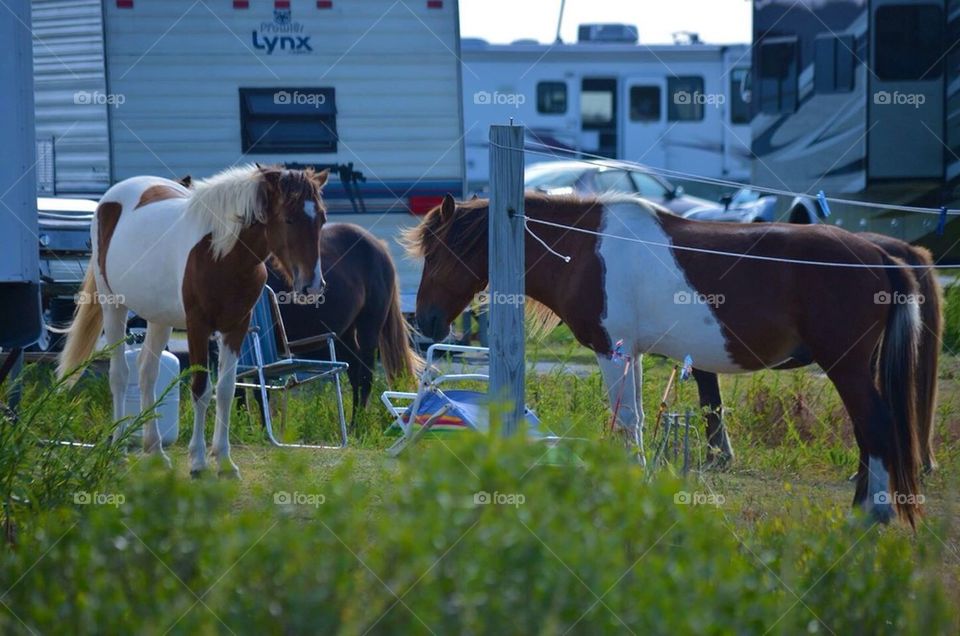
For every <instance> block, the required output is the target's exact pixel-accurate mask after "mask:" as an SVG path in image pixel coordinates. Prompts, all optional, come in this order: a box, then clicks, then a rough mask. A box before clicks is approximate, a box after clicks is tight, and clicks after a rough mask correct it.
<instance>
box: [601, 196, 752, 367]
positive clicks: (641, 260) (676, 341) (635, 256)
mask: <svg viewBox="0 0 960 636" xmlns="http://www.w3.org/2000/svg"><path fill="white" fill-rule="evenodd" d="M601 231H602V232H604V233H608V234H613V235H617V236H626V237H636V238H641V239H644V240H647V241H651V242H654V243H658V244H661V245H664V246H665V245H669V244H671V240H670V237H669V236H668V235H667V234H666V233H665V232H664V231H663V228H662V227H661V226H660V224H659V223H658V222H657V220H656V217H655V216H654V214H653V213H652V212H651V211H650V210H649V208H647V207H646V205H645V204H644V203H643V202H642V201H640V200H629V199H619V200H615V201H608V202H605V203H604V214H603V224H602V227H601ZM597 250H598V252H599V255H600V258H601V259H602V260H603V262H604V271H605V277H606V280H605V286H604V293H605V296H606V315H605V317H604V318H603V320H602V324H603V327H604V329H606V331H607V334H608V335H609V337H610V342H616V341H618V340H621V339H622V340H623V341H624V344H625V345H626V351H627V353H630V354H632V355H634V356H636V355H637V354H638V353H646V352H651V353H659V354H661V355H665V356H669V357H671V358H674V359H675V360H682V359H683V358H684V356H686V355H687V354H689V355H690V356H692V357H693V361H694V365H695V366H696V367H697V368H698V369H703V370H704V371H712V372H714V373H736V372H743V371H744V369H743V368H741V367H740V366H739V365H737V364H735V363H734V361H733V360H732V359H731V357H730V354H729V353H728V352H727V349H726V340H725V338H724V336H723V332H722V331H721V327H720V324H719V322H717V318H716V316H715V314H714V311H713V307H712V305H715V304H717V303H722V302H724V301H725V299H723V298H712V297H710V296H704V295H703V294H701V293H700V292H699V290H697V289H695V288H694V287H693V285H691V284H690V282H689V281H688V280H687V278H686V276H685V274H684V271H683V269H682V268H681V267H680V265H679V264H678V263H677V261H676V259H675V258H674V257H673V254H672V253H671V250H670V249H669V248H668V247H661V246H654V245H647V244H642V243H634V242H630V241H623V240H619V239H613V238H600V239H599V241H598V245H597Z"/></svg>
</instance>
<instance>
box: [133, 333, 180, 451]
mask: <svg viewBox="0 0 960 636" xmlns="http://www.w3.org/2000/svg"><path fill="white" fill-rule="evenodd" d="M172 331H173V329H172V328H171V327H167V326H164V325H158V324H156V323H153V322H150V323H147V336H146V338H144V340H143V347H141V349H140V357H139V359H138V360H137V366H138V370H139V372H140V411H141V412H142V413H147V412H149V411H150V410H152V409H153V407H154V405H155V404H156V402H157V374H158V373H159V371H160V356H161V355H162V354H163V349H164V347H166V346H167V342H168V341H169V340H170V333H171V332H172ZM174 390H175V389H174ZM143 450H144V452H146V453H153V452H159V453H160V456H161V457H163V459H164V461H166V462H167V463H168V464H169V463H170V460H169V458H168V457H167V455H166V453H164V452H163V440H162V439H161V438H160V423H159V418H157V417H156V414H153V416H151V417H150V418H149V419H147V420H146V421H145V423H144V430H143Z"/></svg>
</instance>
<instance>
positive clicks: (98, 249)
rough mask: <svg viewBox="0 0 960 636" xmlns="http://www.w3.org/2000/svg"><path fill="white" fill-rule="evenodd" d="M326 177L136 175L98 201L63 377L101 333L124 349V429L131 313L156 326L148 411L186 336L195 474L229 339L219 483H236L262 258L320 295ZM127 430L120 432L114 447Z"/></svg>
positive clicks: (153, 442)
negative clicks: (173, 337)
mask: <svg viewBox="0 0 960 636" xmlns="http://www.w3.org/2000/svg"><path fill="white" fill-rule="evenodd" d="M326 180H327V173H326V171H324V172H321V173H314V172H313V171H312V170H305V171H301V170H285V169H283V168H279V167H261V166H259V165H254V166H251V165H248V166H239V167H234V168H230V169H227V170H225V171H223V172H221V173H220V174H217V175H215V176H213V177H211V178H210V179H205V180H202V181H197V182H194V183H193V188H194V189H193V190H189V189H187V188H186V187H184V185H183V184H181V183H178V182H176V181H171V180H169V179H163V178H160V177H133V178H130V179H126V180H124V181H121V182H120V183H117V184H116V185H114V186H113V187H112V188H110V189H109V190H107V192H106V193H105V194H104V195H103V197H102V198H101V199H100V205H99V206H98V207H97V212H96V215H95V216H94V220H93V223H92V224H91V228H90V236H91V242H92V246H93V250H92V251H93V255H92V257H91V259H90V264H89V266H88V267H87V273H86V277H85V278H84V281H83V287H82V292H83V293H82V294H81V299H82V301H83V302H81V303H80V304H78V307H77V313H76V316H75V318H74V321H73V324H72V325H71V326H70V329H69V332H68V335H67V342H66V345H65V347H64V350H63V352H62V354H61V356H60V364H59V367H58V373H59V374H60V376H61V377H63V376H65V375H67V374H68V373H70V372H72V371H73V370H74V369H75V368H76V367H77V366H78V365H80V364H81V363H82V362H83V361H84V360H86V359H87V358H89V357H90V355H91V354H92V353H93V350H94V347H95V346H96V342H97V340H98V338H99V337H100V334H101V332H103V333H105V334H106V339H107V342H108V343H120V345H119V346H117V347H116V348H115V349H114V350H113V352H112V354H111V357H110V390H111V392H112V393H113V416H114V419H115V420H116V421H118V422H119V421H121V420H122V419H123V417H124V415H125V413H124V392H125V391H126V386H127V364H126V361H125V358H124V346H123V344H122V343H123V339H124V337H125V335H126V324H127V310H130V311H133V312H134V313H136V314H137V315H138V316H140V317H141V318H143V319H144V320H146V321H147V335H146V339H145V340H144V343H143V348H142V349H141V350H140V355H139V358H138V368H139V374H140V377H139V380H140V406H141V410H142V411H143V412H147V411H149V410H150V409H152V408H153V406H154V404H155V402H156V398H157V393H156V383H157V373H158V370H159V365H160V354H161V353H162V351H163V349H164V347H166V345H167V342H168V340H169V339H170V334H171V331H172V330H173V329H174V328H178V329H186V330H187V342H188V347H189V351H190V364H191V366H198V367H200V370H198V371H196V372H195V373H194V375H193V381H192V387H191V388H192V393H193V407H194V427H193V437H192V438H191V440H190V472H191V474H192V475H194V476H196V475H198V474H200V473H201V472H202V471H203V470H204V469H205V468H206V440H205V438H204V423H205V420H206V411H207V406H208V404H209V401H210V394H211V387H210V385H209V382H208V378H207V375H208V373H207V362H208V360H207V358H208V349H207V344H208V341H209V339H210V336H211V335H212V334H214V333H218V334H219V337H220V361H219V374H218V376H217V377H218V380H217V394H216V397H217V407H216V410H217V417H216V427H215V429H214V434H213V447H212V449H211V454H212V455H213V456H215V457H216V458H217V460H218V462H219V469H220V473H221V474H226V475H227V476H239V474H240V473H239V470H238V469H237V467H236V465H235V464H234V463H233V460H232V459H231V458H230V440H229V430H230V404H231V401H232V399H233V393H234V387H235V384H236V370H237V359H238V357H239V354H240V346H241V343H242V342H243V339H244V337H245V336H246V335H247V329H248V327H249V325H250V316H251V312H252V310H253V307H254V305H255V304H256V302H257V300H258V299H259V297H260V294H261V292H262V291H263V286H264V284H265V282H266V280H267V268H266V265H265V263H264V262H265V261H266V260H267V258H269V257H270V256H271V255H272V257H273V259H274V263H275V264H276V267H277V268H278V269H279V270H280V271H281V272H282V273H283V274H284V276H287V277H288V278H290V279H291V281H292V283H293V285H294V288H295V289H297V290H301V291H305V292H307V293H322V290H323V286H324V281H323V273H322V271H321V267H320V252H319V247H318V246H319V240H320V230H321V228H322V227H323V224H324V223H325V222H326V209H325V208H324V206H323V201H322V198H321V194H320V190H321V188H322V187H323V185H324V184H325V183H326ZM121 433H122V425H121V426H120V427H118V428H117V430H116V432H115V433H114V439H116V438H117V437H118V436H119V435H120V434H121ZM143 447H144V450H145V451H146V452H149V453H153V452H155V453H159V454H160V456H161V457H163V458H164V460H165V461H166V462H167V463H169V459H168V458H167V456H166V454H165V453H164V452H163V444H162V441H161V439H160V433H159V430H158V426H157V422H156V419H155V417H154V418H152V419H150V420H149V421H148V423H147V425H146V426H145V431H144V436H143Z"/></svg>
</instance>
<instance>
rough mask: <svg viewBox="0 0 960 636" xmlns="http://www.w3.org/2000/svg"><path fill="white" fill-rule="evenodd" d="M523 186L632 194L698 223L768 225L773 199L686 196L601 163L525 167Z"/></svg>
mask: <svg viewBox="0 0 960 636" xmlns="http://www.w3.org/2000/svg"><path fill="white" fill-rule="evenodd" d="M524 185H525V186H526V187H527V188H529V189H534V190H539V191H541V192H545V193H548V194H580V195H587V196H589V195H595V194H603V193H606V192H621V193H626V194H636V195H639V196H641V197H643V198H645V199H648V200H650V201H652V202H654V203H657V204H659V205H662V206H663V207H665V208H667V209H668V210H670V211H671V212H673V213H674V214H676V215H678V216H682V217H684V218H688V219H696V220H699V221H728V222H733V223H754V222H763V221H772V220H774V219H773V210H774V207H775V206H776V197H772V196H760V195H759V193H756V192H754V191H752V190H749V189H746V188H744V189H741V190H738V191H736V192H735V193H733V194H730V195H726V196H724V197H723V198H722V199H721V200H720V202H719V203H718V202H715V201H709V200H707V199H701V198H699V197H694V196H690V195H688V194H686V193H684V191H683V186H674V185H673V184H671V183H670V182H669V181H667V180H666V179H664V178H663V177H660V176H658V175H654V174H652V173H649V172H645V171H643V170H637V169H627V168H624V167H622V166H620V165H618V164H615V163H612V164H609V165H605V164H603V163H602V162H596V163H595V162H585V161H547V162H543V163H535V164H532V165H530V166H528V167H527V169H526V175H525V178H524Z"/></svg>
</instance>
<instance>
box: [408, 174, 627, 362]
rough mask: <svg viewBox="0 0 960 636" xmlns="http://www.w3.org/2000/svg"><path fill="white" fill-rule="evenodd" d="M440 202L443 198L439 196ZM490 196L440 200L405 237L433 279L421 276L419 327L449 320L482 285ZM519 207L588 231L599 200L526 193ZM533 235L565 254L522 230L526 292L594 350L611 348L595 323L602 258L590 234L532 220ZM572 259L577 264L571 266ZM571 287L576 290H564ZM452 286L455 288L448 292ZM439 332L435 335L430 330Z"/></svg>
mask: <svg viewBox="0 0 960 636" xmlns="http://www.w3.org/2000/svg"><path fill="white" fill-rule="evenodd" d="M445 203H446V202H445ZM489 205H490V204H489V201H488V200H486V199H476V198H475V199H471V200H470V201H465V202H462V203H459V204H457V205H456V207H455V208H454V206H453V204H452V200H451V203H450V204H449V205H443V206H440V207H438V208H436V209H434V210H433V211H431V212H430V213H429V214H427V216H426V217H424V219H423V221H422V222H421V223H420V225H418V226H416V227H415V228H413V229H412V230H410V231H409V232H407V233H406V234H405V236H404V243H405V245H406V247H407V251H408V252H409V253H410V254H411V255H414V256H417V257H422V258H424V259H425V260H426V262H427V264H426V265H425V267H426V268H428V269H430V270H431V271H429V272H428V271H427V270H426V269H425V271H424V276H423V280H424V281H426V280H427V279H428V278H429V279H430V280H432V281H434V282H441V284H439V285H433V286H430V287H432V288H428V287H425V286H424V284H423V282H421V287H420V291H419V292H418V294H417V308H418V310H417V319H418V322H420V326H421V328H423V327H425V326H426V325H425V323H424V320H426V322H428V323H431V324H432V323H434V322H436V317H437V316H442V318H443V320H445V321H446V323H445V324H444V325H442V328H443V329H445V328H446V327H447V325H449V324H450V321H451V320H452V319H453V318H454V317H456V316H457V315H458V314H459V313H460V312H461V311H463V309H464V308H465V307H466V306H467V305H468V304H469V302H470V301H471V299H472V298H473V297H474V294H475V293H476V292H478V291H480V290H482V289H483V288H485V287H486V285H487V282H488V280H487V275H488V267H489V262H488V249H487V241H488V236H489V235H488V225H487V224H488V215H489ZM524 207H525V211H526V214H527V215H529V216H533V217H538V218H544V219H550V220H551V221H555V222H557V223H562V224H565V225H571V226H573V227H577V228H581V229H584V230H589V231H593V232H595V231H598V230H599V228H600V223H601V221H602V212H603V206H602V204H601V203H600V202H598V201H588V202H585V201H581V200H580V199H576V198H572V197H547V196H545V195H540V194H534V193H527V195H526V196H525V198H524ZM536 232H537V235H538V236H539V237H540V238H541V239H543V241H544V242H545V243H546V244H547V245H549V246H550V248H551V249H553V250H555V251H556V252H558V253H560V254H563V255H565V256H570V257H571V261H570V262H569V263H565V262H563V261H562V260H560V259H559V258H558V257H557V256H555V255H553V254H550V253H549V252H547V250H546V249H545V248H544V247H543V245H542V244H541V243H540V242H539V241H536V240H535V239H533V238H532V237H531V236H530V234H529V233H527V235H526V237H525V243H524V252H525V264H526V296H527V298H528V300H529V299H532V300H535V301H537V302H538V303H540V304H541V305H543V306H545V307H546V308H547V309H549V310H550V311H551V312H553V313H554V314H556V315H557V316H559V317H561V318H562V320H563V321H564V322H565V323H566V324H567V325H568V326H569V327H570V330H571V331H572V332H573V335H574V336H575V337H576V338H577V340H578V341H579V342H580V343H581V344H583V345H584V346H587V347H589V348H591V349H592V350H594V351H596V352H597V353H601V354H604V355H606V354H609V353H610V351H611V344H610V338H609V336H608V335H607V333H606V331H605V330H604V329H603V327H602V326H601V321H602V319H603V317H604V315H605V313H606V300H605V297H604V292H603V262H602V261H601V260H600V256H599V254H598V253H597V242H596V239H595V238H594V237H593V236H592V235H586V234H583V233H581V232H576V231H572V230H565V229H562V228H554V227H550V226H537V228H536ZM574 263H576V265H574ZM570 289H577V290H578V293H577V294H569V293H566V292H569V290H570ZM451 290H457V293H455V294H454V293H451ZM534 313H535V314H537V315H536V316H535V318H536V319H537V320H539V321H544V322H549V320H548V319H547V317H546V316H545V315H544V314H545V313H546V312H543V311H540V309H539V308H537V309H535V310H534ZM436 335H439V334H436Z"/></svg>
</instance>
